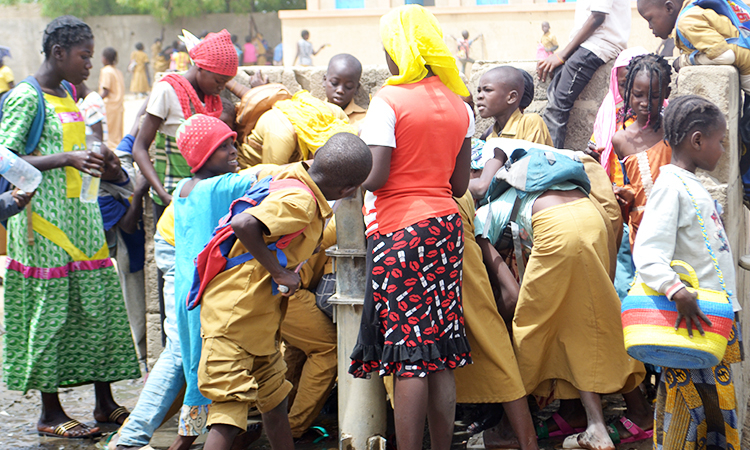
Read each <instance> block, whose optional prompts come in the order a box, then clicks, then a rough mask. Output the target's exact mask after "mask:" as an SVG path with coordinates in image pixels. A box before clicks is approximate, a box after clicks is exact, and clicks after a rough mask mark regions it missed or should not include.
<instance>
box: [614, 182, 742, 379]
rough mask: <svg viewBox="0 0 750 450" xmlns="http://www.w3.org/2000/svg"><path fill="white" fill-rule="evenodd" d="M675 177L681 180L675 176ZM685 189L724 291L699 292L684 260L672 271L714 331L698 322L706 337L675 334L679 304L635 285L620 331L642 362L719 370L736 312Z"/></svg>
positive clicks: (682, 329) (683, 332)
mask: <svg viewBox="0 0 750 450" xmlns="http://www.w3.org/2000/svg"><path fill="white" fill-rule="evenodd" d="M678 178H679V177H678ZM680 181H682V184H683V185H684V186H685V189H686V190H687V193H688V195H689V196H690V200H691V201H692V203H693V207H694V208H695V213H696V215H697V216H698V223H700V225H701V231H702V234H703V241H704V242H705V244H706V248H707V249H708V252H709V254H710V255H711V259H712V261H713V264H714V269H715V270H716V274H717V275H718V276H719V281H720V282H721V288H722V291H714V290H710V289H702V288H700V286H699V283H698V277H697V276H696V274H695V271H694V270H693V268H692V267H691V266H690V265H689V264H687V263H686V262H684V261H672V263H671V264H670V265H671V266H672V267H681V268H683V269H684V270H685V271H687V274H683V273H678V274H679V277H680V279H681V280H683V281H684V282H686V283H687V284H688V285H689V286H688V287H687V289H688V290H689V291H690V292H696V293H697V294H698V306H699V307H700V309H701V311H703V313H704V314H705V315H706V316H707V317H708V319H709V320H710V321H711V323H712V326H710V327H709V326H707V324H705V323H702V325H703V330H704V331H705V333H706V334H705V336H701V335H700V333H693V337H692V338H691V337H690V336H689V335H688V332H687V328H686V325H683V324H684V322H681V325H680V327H679V329H678V330H677V331H675V329H674V324H675V322H676V321H677V305H676V304H675V303H674V302H672V301H670V300H669V299H667V296H666V295H663V294H660V293H658V292H656V291H654V290H653V289H651V288H649V287H648V286H646V285H645V284H644V283H638V284H635V285H634V286H633V287H632V288H631V289H630V292H628V296H627V297H625V299H624V300H623V302H622V326H623V334H624V337H625V349H626V350H627V352H628V354H629V355H630V356H632V357H633V358H635V359H637V360H639V361H642V362H644V363H648V364H653V365H655V366H661V367H672V368H677V369H706V368H710V367H713V366H716V365H718V364H719V363H720V362H721V360H722V359H723V357H724V352H725V351H726V348H727V342H728V339H729V337H730V335H731V333H732V323H733V321H734V311H733V309H732V303H731V301H730V299H729V295H728V293H727V288H726V285H725V284H724V275H723V274H722V272H721V269H720V268H719V263H718V261H717V260H716V255H715V254H714V252H713V250H712V249H711V244H710V242H709V241H708V233H707V232H706V227H705V224H704V222H703V216H702V215H701V212H700V208H698V204H697V203H696V202H695V198H693V194H692V193H691V192H690V190H689V189H688V187H687V184H685V181H684V180H682V178H680Z"/></svg>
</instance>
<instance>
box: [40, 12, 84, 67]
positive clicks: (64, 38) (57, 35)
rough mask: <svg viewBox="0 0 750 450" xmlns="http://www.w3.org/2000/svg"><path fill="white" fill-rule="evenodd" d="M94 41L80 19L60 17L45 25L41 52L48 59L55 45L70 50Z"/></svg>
mask: <svg viewBox="0 0 750 450" xmlns="http://www.w3.org/2000/svg"><path fill="white" fill-rule="evenodd" d="M89 39H94V33H92V32H91V28H90V27H89V26H88V25H86V23H85V22H83V21H82V20H81V19H79V18H77V17H74V16H60V17H58V18H56V19H54V20H52V22H50V23H49V24H48V25H47V28H45V29H44V37H43V38H42V51H43V52H44V56H45V58H49V56H50V54H51V53H52V47H53V46H55V45H56V44H57V45H59V46H61V47H62V48H64V49H65V50H70V49H71V48H72V47H73V46H75V45H78V44H80V43H82V42H85V41H87V40H89Z"/></svg>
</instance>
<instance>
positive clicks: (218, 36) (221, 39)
mask: <svg viewBox="0 0 750 450" xmlns="http://www.w3.org/2000/svg"><path fill="white" fill-rule="evenodd" d="M190 58H192V60H193V62H194V63H195V65H196V66H198V67H200V68H201V69H204V70H208V71H209V72H213V73H218V74H219V75H226V76H230V77H233V76H235V75H237V65H238V64H239V58H237V50H236V49H235V48H234V45H233V44H232V36H231V35H230V34H229V32H228V31H227V30H221V31H219V32H218V33H208V36H206V37H205V38H204V39H203V41H201V43H200V44H198V45H196V46H195V47H193V48H192V49H190Z"/></svg>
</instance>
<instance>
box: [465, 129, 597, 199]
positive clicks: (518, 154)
mask: <svg viewBox="0 0 750 450" xmlns="http://www.w3.org/2000/svg"><path fill="white" fill-rule="evenodd" d="M491 142H492V141H488V144H491ZM566 153H570V156H568V155H567V154H566ZM563 182H571V183H574V184H577V185H578V186H580V187H582V188H583V190H584V191H585V192H586V193H587V194H588V193H589V192H591V182H590V181H589V177H588V175H586V170H584V168H583V163H582V162H581V160H580V159H579V158H578V156H577V155H576V154H575V152H569V151H565V150H553V149H540V148H528V149H524V148H517V149H515V150H513V152H512V153H511V154H510V157H509V158H508V161H506V163H505V165H504V166H503V167H501V168H500V169H499V170H498V171H497V173H495V176H494V177H493V178H492V182H491V183H490V187H489V189H487V193H486V194H485V196H484V198H483V199H482V200H481V201H480V202H479V204H480V205H484V204H487V203H489V202H490V201H492V200H494V199H496V198H498V197H499V196H500V195H501V194H503V193H504V192H505V191H507V190H508V188H510V187H514V188H516V190H518V191H520V192H519V195H520V196H521V197H523V196H524V195H526V193H527V192H537V191H546V190H547V189H549V188H550V187H552V186H554V185H556V184H559V183H563Z"/></svg>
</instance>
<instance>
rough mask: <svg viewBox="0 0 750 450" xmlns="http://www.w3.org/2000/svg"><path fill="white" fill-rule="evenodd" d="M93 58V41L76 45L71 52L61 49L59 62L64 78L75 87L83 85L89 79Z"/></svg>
mask: <svg viewBox="0 0 750 450" xmlns="http://www.w3.org/2000/svg"><path fill="white" fill-rule="evenodd" d="M92 56H94V40H93V39H89V40H88V41H86V42H84V43H82V44H79V45H74V46H73V47H71V48H70V49H69V50H64V49H60V53H59V60H60V65H61V66H62V70H63V78H64V79H65V80H67V81H68V82H70V83H71V84H74V85H75V84H80V83H83V82H84V81H85V80H86V79H87V78H88V77H89V71H90V70H91V67H92V65H91V57H92ZM56 57H57V56H56Z"/></svg>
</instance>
